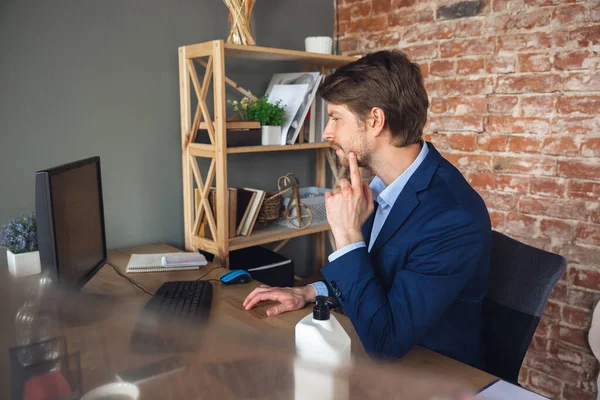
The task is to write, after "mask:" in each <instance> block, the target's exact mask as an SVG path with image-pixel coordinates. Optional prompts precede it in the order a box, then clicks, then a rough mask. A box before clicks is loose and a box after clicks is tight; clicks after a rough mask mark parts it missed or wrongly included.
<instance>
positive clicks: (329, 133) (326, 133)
mask: <svg viewBox="0 0 600 400" xmlns="http://www.w3.org/2000/svg"><path fill="white" fill-rule="evenodd" d="M323 139H325V140H327V141H328V142H331V141H332V140H333V127H332V126H331V121H327V125H325V130H323Z"/></svg>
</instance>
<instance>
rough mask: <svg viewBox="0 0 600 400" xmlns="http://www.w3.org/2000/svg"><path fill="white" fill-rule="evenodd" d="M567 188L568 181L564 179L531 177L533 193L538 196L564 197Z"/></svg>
mask: <svg viewBox="0 0 600 400" xmlns="http://www.w3.org/2000/svg"><path fill="white" fill-rule="evenodd" d="M566 188H567V183H566V181H565V180H564V179H557V178H541V177H536V178H532V179H531V187H530V190H531V194H535V195H537V196H544V197H562V196H563V194H564V193H565V189H566Z"/></svg>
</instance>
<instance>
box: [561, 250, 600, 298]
mask: <svg viewBox="0 0 600 400" xmlns="http://www.w3.org/2000/svg"><path fill="white" fill-rule="evenodd" d="M561 255H562V256H563V257H565V258H566V259H567V262H569V263H578V264H581V265H589V266H594V267H597V266H598V264H600V249H598V248H597V247H590V246H583V245H574V244H571V245H566V246H565V247H563V249H562V250H561ZM588 272H589V271H588ZM596 274H598V272H596ZM575 275H577V274H575ZM582 276H585V274H583V275H582ZM578 282H581V283H582V284H581V285H577V286H581V287H586V288H589V289H593V290H600V286H598V282H597V281H593V282H590V283H588V284H587V286H584V285H583V284H584V283H585V279H582V280H581V281H578Z"/></svg>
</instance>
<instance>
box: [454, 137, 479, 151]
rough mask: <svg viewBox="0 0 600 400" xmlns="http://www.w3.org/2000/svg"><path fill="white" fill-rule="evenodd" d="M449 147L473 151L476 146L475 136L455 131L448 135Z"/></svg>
mask: <svg viewBox="0 0 600 400" xmlns="http://www.w3.org/2000/svg"><path fill="white" fill-rule="evenodd" d="M449 139H450V147H451V148H452V149H454V150H459V151H474V150H475V149H476V148H477V136H476V135H471V134H462V133H455V134H453V135H450V137H449Z"/></svg>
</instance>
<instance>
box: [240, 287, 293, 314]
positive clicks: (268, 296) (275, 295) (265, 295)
mask: <svg viewBox="0 0 600 400" xmlns="http://www.w3.org/2000/svg"><path fill="white" fill-rule="evenodd" d="M285 297H286V293H284V292H279V291H270V292H262V293H258V294H257V295H256V296H254V298H252V299H251V300H250V301H249V302H248V304H246V307H245V308H246V310H249V309H251V308H252V307H254V306H255V305H256V303H258V302H260V301H266V300H273V301H279V302H280V303H281V302H283V301H284V300H285Z"/></svg>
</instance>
